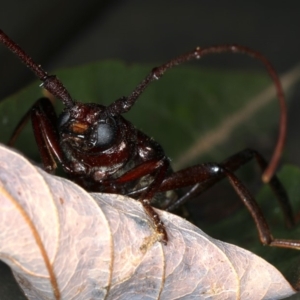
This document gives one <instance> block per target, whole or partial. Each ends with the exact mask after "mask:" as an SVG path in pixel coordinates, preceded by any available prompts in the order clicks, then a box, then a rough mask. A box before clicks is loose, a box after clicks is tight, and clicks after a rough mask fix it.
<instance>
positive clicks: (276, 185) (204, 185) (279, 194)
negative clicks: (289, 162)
mask: <svg viewBox="0 0 300 300" xmlns="http://www.w3.org/2000/svg"><path fill="white" fill-rule="evenodd" d="M252 159H255V160H256V162H257V163H258V166H259V167H260V170H261V172H262V173H263V172H264V170H265V169H266V167H267V162H266V160H265V159H264V158H263V157H262V155H261V154H259V153H258V152H257V151H255V150H253V149H244V150H242V151H240V152H238V153H237V154H234V155H232V156H230V157H229V158H228V159H226V160H224V161H223V162H222V163H221V164H220V165H221V166H223V167H225V168H226V169H228V170H230V171H231V172H234V171H236V170H238V169H239V168H240V167H241V166H243V165H245V164H246V163H247V162H249V161H250V160H252ZM224 177H225V174H224V173H219V174H215V175H214V176H213V177H211V178H210V179H208V180H206V181H205V182H200V183H197V184H196V185H195V186H193V187H192V188H191V190H190V191H188V192H187V193H186V194H185V195H184V196H182V197H181V198H179V199H177V201H176V202H175V203H173V204H172V205H171V206H169V207H168V208H167V209H166V210H167V211H172V210H174V209H176V208H177V207H179V206H180V205H182V204H183V203H185V202H186V201H188V200H189V199H191V198H193V197H195V196H197V195H200V194H202V193H203V192H205V191H206V190H208V189H209V188H210V187H211V186H213V185H215V184H216V183H217V182H219V181H220V180H222V179H223V178H224ZM268 184H269V186H270V188H271V189H272V191H273V192H274V194H275V196H276V198H277V200H278V202H279V205H280V207H281V209H282V211H283V213H284V216H285V219H286V223H287V225H288V226H289V227H292V226H293V225H294V224H295V221H294V216H293V212H292V207H291V205H290V202H289V199H288V195H287V193H286V191H285V189H284V187H283V186H282V184H281V182H280V181H279V179H278V177H277V176H276V175H274V176H273V177H272V178H271V180H270V182H269V183H268Z"/></svg>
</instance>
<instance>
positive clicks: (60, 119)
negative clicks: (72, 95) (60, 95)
mask: <svg viewBox="0 0 300 300" xmlns="http://www.w3.org/2000/svg"><path fill="white" fill-rule="evenodd" d="M69 119H70V113H69V112H68V111H66V112H63V113H61V114H60V115H59V117H58V119H57V126H58V127H62V126H64V125H65V124H66V123H67V122H68V121H69Z"/></svg>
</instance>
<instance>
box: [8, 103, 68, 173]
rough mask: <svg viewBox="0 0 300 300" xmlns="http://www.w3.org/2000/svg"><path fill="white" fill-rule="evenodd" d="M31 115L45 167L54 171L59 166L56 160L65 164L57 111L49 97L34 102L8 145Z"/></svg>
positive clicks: (12, 142) (12, 141)
mask: <svg viewBox="0 0 300 300" xmlns="http://www.w3.org/2000/svg"><path fill="white" fill-rule="evenodd" d="M30 117H31V122H32V127H33V131H34V136H35V140H36V143H37V146H38V150H39V152H40V155H41V158H42V162H43V165H44V168H45V170H46V171H47V172H49V173H53V172H54V171H55V169H56V168H57V164H56V160H58V161H59V162H60V163H62V164H63V154H62V151H61V149H60V145H59V139H58V132H57V129H56V122H57V117H56V113H55V110H54V107H53V105H52V103H51V101H50V100H49V99H48V98H40V99H39V100H37V101H36V102H35V103H34V104H33V106H32V107H31V108H30V110H29V111H28V112H27V113H26V114H25V115H24V117H23V118H22V119H21V121H20V122H19V123H18V125H17V126H16V128H15V130H14V132H13V134H12V137H11V138H10V140H9V142H8V145H13V144H14V142H15V140H16V138H17V137H18V135H19V134H20V132H21V131H22V129H23V128H24V126H25V124H26V123H27V121H28V120H29V118H30Z"/></svg>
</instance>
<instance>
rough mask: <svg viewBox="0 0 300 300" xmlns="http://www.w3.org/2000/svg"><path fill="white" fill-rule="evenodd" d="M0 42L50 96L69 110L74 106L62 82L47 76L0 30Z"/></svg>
mask: <svg viewBox="0 0 300 300" xmlns="http://www.w3.org/2000/svg"><path fill="white" fill-rule="evenodd" d="M0 41H1V42H2V43H3V44H4V45H5V46H6V47H7V48H8V49H9V50H10V51H11V52H13V53H14V54H16V55H17V56H18V57H19V59H20V60H21V61H22V62H23V63H24V64H25V65H26V66H27V67H28V68H29V69H30V70H31V71H33V72H34V74H35V75H36V76H37V77H38V78H39V79H40V80H41V81H42V82H43V83H42V86H43V87H44V88H45V89H46V90H47V91H49V92H50V93H51V94H52V95H54V96H55V97H57V98H58V99H61V100H62V102H63V104H64V105H65V106H66V107H67V108H71V107H72V106H73V105H74V101H73V99H72V97H71V96H70V94H69V92H68V91H67V89H66V88H65V87H64V85H63V84H62V82H61V81H60V80H59V79H58V78H57V77H56V76H55V75H48V74H47V72H45V71H44V70H43V68H42V67H41V66H40V65H38V64H36V63H35V62H34V61H33V59H32V58H31V57H30V56H29V55H27V54H26V53H25V52H24V50H23V49H21V48H20V47H19V46H18V45H17V44H16V43H15V42H14V41H13V40H11V39H10V38H9V37H8V36H7V35H6V34H5V33H4V32H3V31H2V30H1V29H0Z"/></svg>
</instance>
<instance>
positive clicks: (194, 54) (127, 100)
mask: <svg viewBox="0 0 300 300" xmlns="http://www.w3.org/2000/svg"><path fill="white" fill-rule="evenodd" d="M224 52H230V53H243V54H247V55H249V56H251V57H253V58H255V59H257V60H259V61H261V62H262V63H263V65H264V66H265V68H266V70H267V72H268V74H269V76H270V77H271V79H272V80H273V82H274V85H275V87H276V92H277V97H278V100H279V105H280V121H279V134H278V139H277V143H276V147H275V150H274V152H273V155H272V159H271V161H270V163H269V165H268V166H267V168H266V169H265V171H264V173H263V175H262V180H263V182H265V183H267V182H269V181H270V179H271V178H272V176H273V175H274V173H275V170H276V168H277V165H278V162H279V159H280V157H281V154H282V152H283V147H284V143H285V138H286V128H287V108H286V101H285V97H284V93H283V89H282V86H281V83H280V80H279V77H278V75H277V73H276V71H275V69H274V68H273V66H272V65H271V63H270V62H269V60H268V59H267V58H266V57H265V56H263V55H262V54H261V53H259V52H257V51H254V50H252V49H250V48H247V47H244V46H239V45H219V46H211V47H206V48H200V47H197V48H196V49H195V50H193V51H191V52H188V53H186V54H183V55H180V56H178V57H176V58H174V59H172V60H170V61H169V62H167V63H165V64H163V65H161V66H159V67H157V68H154V69H153V70H152V71H151V72H150V74H149V75H148V76H147V77H146V78H145V79H144V80H143V81H142V82H141V83H140V84H139V85H138V86H137V87H136V88H135V90H134V91H133V92H132V93H131V95H129V97H123V98H120V99H118V100H116V101H115V102H114V103H112V104H111V105H109V106H108V110H109V112H110V113H111V114H113V115H114V114H123V113H125V112H127V111H129V110H130V109H131V107H132V106H133V105H134V103H135V102H136V100H137V99H138V98H139V96H140V95H141V94H142V93H143V92H144V90H145V89H146V88H147V87H148V85H149V84H150V83H151V82H152V81H154V80H158V79H160V77H161V76H162V75H163V74H164V73H165V72H166V71H167V70H169V69H170V68H172V67H174V66H177V65H179V64H182V63H184V62H187V61H190V60H193V59H200V58H201V57H202V56H205V55H207V54H213V53H224Z"/></svg>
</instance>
